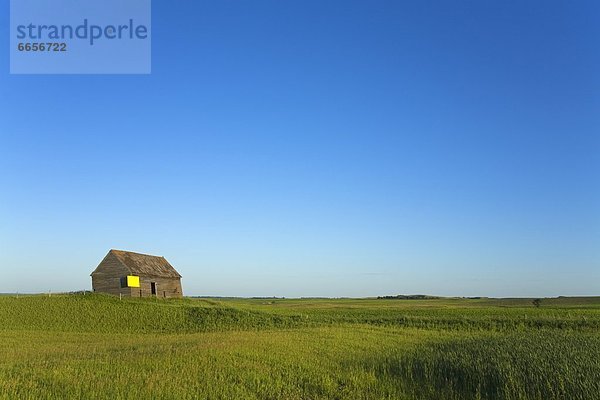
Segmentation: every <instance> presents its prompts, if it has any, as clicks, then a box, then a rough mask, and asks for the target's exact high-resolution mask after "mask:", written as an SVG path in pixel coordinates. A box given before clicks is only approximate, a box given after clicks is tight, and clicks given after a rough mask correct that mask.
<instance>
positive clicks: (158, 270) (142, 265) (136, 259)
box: [108, 250, 181, 278]
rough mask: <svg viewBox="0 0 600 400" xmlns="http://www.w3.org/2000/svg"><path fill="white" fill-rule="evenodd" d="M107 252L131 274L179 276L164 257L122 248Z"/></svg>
mask: <svg viewBox="0 0 600 400" xmlns="http://www.w3.org/2000/svg"><path fill="white" fill-rule="evenodd" d="M108 254H113V255H114V256H115V257H117V259H118V260H119V261H121V263H123V265H125V266H126V267H127V269H129V270H130V271H131V273H132V274H133V275H141V276H158V277H165V278H181V275H179V273H178V272H177V271H176V270H175V268H173V266H172V265H171V264H169V262H168V261H167V259H166V258H164V257H160V256H151V255H148V254H140V253H134V252H132V251H123V250H110V251H109V252H108Z"/></svg>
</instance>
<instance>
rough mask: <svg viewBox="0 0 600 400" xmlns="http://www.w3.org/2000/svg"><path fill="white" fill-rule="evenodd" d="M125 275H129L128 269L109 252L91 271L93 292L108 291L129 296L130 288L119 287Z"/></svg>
mask: <svg viewBox="0 0 600 400" xmlns="http://www.w3.org/2000/svg"><path fill="white" fill-rule="evenodd" d="M127 275H129V270H128V269H127V268H126V267H125V266H124V265H123V264H122V263H121V262H120V261H119V259H117V257H116V256H114V255H113V254H111V253H109V254H108V255H107V256H106V257H104V260H102V262H101V263H100V265H98V268H96V270H95V271H94V272H93V273H92V289H93V290H94V291H95V292H101V293H109V294H114V295H117V296H118V295H119V294H122V295H123V296H131V289H130V288H126V287H125V288H122V287H121V278H122V277H124V276H127Z"/></svg>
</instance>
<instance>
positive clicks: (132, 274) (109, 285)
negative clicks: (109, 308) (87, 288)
mask: <svg viewBox="0 0 600 400" xmlns="http://www.w3.org/2000/svg"><path fill="white" fill-rule="evenodd" d="M91 277H92V289H93V290H94V292H101V293H110V294H114V295H122V296H127V297H154V296H156V297H164V298H168V297H182V296H183V291H182V290H181V275H179V273H178V272H177V271H176V270H175V268H173V266H172V265H171V264H169V262H168V261H167V260H166V259H165V258H164V257H159V256H150V255H147V254H140V253H133V252H131V251H122V250H110V251H109V252H108V254H107V255H106V257H104V259H103V260H102V262H101V263H100V264H99V265H98V267H96V269H95V270H94V272H92V274H91Z"/></svg>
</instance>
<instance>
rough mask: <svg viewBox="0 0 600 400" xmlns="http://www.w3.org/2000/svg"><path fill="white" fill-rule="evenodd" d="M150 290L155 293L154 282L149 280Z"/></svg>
mask: <svg viewBox="0 0 600 400" xmlns="http://www.w3.org/2000/svg"><path fill="white" fill-rule="evenodd" d="M150 290H151V291H152V294H154V295H155V294H156V282H150Z"/></svg>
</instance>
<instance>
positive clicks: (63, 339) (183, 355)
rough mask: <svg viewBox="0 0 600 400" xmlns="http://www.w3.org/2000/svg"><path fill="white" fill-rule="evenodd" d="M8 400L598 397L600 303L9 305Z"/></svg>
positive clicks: (25, 300)
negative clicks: (538, 304)
mask: <svg viewBox="0 0 600 400" xmlns="http://www.w3.org/2000/svg"><path fill="white" fill-rule="evenodd" d="M0 321H1V326H0V398H1V399H57V398H61V399H62V398H66V399H69V398H77V399H96V398H111V399H141V398H146V399H179V398H181V399H204V398H206V399H539V400H547V399H565V400H567V399H600V298H560V299H544V300H542V303H541V306H540V307H539V308H537V307H534V306H533V304H532V301H531V299H503V300H493V299H473V300H467V299H436V300H387V299H385V300H376V299H364V300H363V299H341V300H327V299H304V300H283V299H183V300H166V301H165V300H155V299H124V300H122V301H120V300H119V299H118V298H113V297H109V296H103V295H86V296H83V295H61V296H58V295H54V296H52V297H48V296H21V297H19V298H16V297H15V296H0Z"/></svg>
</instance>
